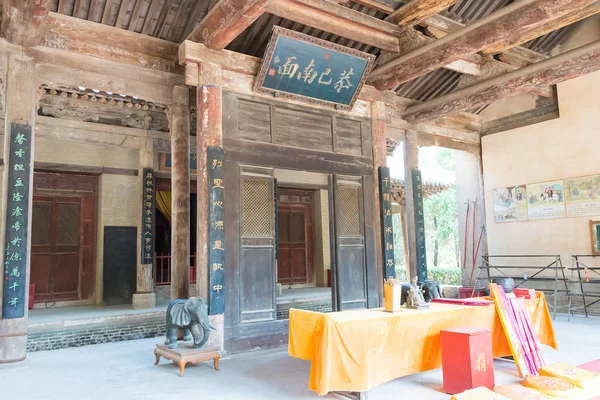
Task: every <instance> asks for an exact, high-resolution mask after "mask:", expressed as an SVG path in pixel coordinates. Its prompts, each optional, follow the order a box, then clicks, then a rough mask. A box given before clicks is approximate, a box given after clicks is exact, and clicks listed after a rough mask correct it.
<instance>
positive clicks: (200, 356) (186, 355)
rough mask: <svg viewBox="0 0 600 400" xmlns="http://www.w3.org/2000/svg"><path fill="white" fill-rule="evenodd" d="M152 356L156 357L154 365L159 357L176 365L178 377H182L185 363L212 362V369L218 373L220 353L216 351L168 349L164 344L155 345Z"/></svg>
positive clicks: (184, 348) (182, 348)
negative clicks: (177, 366)
mask: <svg viewBox="0 0 600 400" xmlns="http://www.w3.org/2000/svg"><path fill="white" fill-rule="evenodd" d="M154 355H155V356H156V362H155V363H154V365H158V362H159V361H160V357H161V356H162V357H164V358H165V359H166V360H171V361H173V362H175V363H177V365H179V376H180V377H183V374H184V373H185V366H186V364H187V363H192V364H196V363H198V362H204V361H208V360H214V362H213V365H214V368H215V370H217V371H218V370H219V359H220V358H221V353H220V352H219V351H218V350H206V349H197V348H194V347H178V348H176V349H170V348H169V347H168V346H166V345H164V344H157V345H156V349H154Z"/></svg>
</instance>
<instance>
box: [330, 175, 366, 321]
mask: <svg viewBox="0 0 600 400" xmlns="http://www.w3.org/2000/svg"><path fill="white" fill-rule="evenodd" d="M333 185H334V206H335V216H334V218H335V237H336V257H335V259H336V271H335V274H336V278H337V279H336V285H337V290H336V295H337V303H338V309H339V310H347V309H355V308H366V307H367V290H366V268H367V265H366V259H365V250H366V249H365V239H364V220H363V218H364V206H363V197H362V196H363V187H362V178H360V177H348V176H334V180H333Z"/></svg>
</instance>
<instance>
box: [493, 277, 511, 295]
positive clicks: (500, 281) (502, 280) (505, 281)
mask: <svg viewBox="0 0 600 400" xmlns="http://www.w3.org/2000/svg"><path fill="white" fill-rule="evenodd" d="M492 283H495V284H497V285H499V286H502V287H503V288H504V292H505V293H512V292H513V290H514V289H515V281H514V280H513V278H507V277H499V278H492Z"/></svg>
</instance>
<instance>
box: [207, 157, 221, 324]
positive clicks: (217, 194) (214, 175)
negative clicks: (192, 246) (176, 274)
mask: <svg viewBox="0 0 600 400" xmlns="http://www.w3.org/2000/svg"><path fill="white" fill-rule="evenodd" d="M206 154H207V157H206V161H207V163H208V165H207V171H208V199H209V203H208V244H209V246H210V247H209V248H208V271H209V274H208V281H209V290H208V313H209V314H210V315H218V314H223V313H224V312H225V208H224V206H225V205H224V201H225V194H224V190H225V189H224V186H223V158H224V157H223V155H224V152H223V148H221V147H210V146H209V147H208V148H207V149H206Z"/></svg>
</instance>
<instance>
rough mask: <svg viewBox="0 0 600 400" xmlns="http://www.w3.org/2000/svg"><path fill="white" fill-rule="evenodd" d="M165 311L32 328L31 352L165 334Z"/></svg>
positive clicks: (30, 331)
mask: <svg viewBox="0 0 600 400" xmlns="http://www.w3.org/2000/svg"><path fill="white" fill-rule="evenodd" d="M165 324H166V323H165V312H164V311H157V312H151V313H144V314H136V315H126V316H119V317H110V318H100V319H92V320H90V322H88V323H85V320H80V321H64V322H63V323H62V324H60V325H57V324H56V323H49V324H40V325H37V326H36V325H34V326H31V327H29V329H28V331H29V332H28V334H27V351H28V352H33V351H43V350H58V349H64V348H67V347H81V346H86V345H91V344H100V343H109V342H122V341H126V340H136V339H145V338H152V337H157V336H164V335H165V332H166V329H165Z"/></svg>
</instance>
